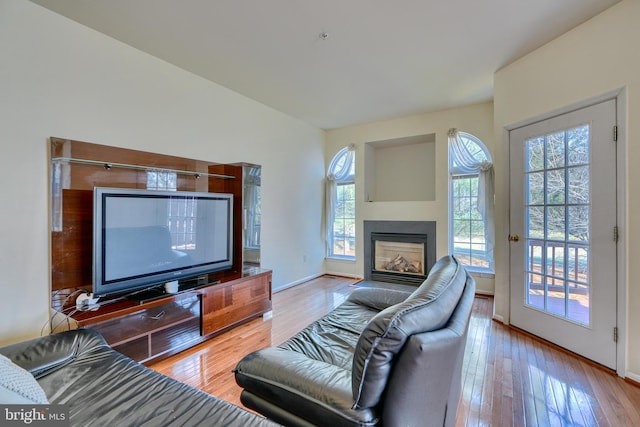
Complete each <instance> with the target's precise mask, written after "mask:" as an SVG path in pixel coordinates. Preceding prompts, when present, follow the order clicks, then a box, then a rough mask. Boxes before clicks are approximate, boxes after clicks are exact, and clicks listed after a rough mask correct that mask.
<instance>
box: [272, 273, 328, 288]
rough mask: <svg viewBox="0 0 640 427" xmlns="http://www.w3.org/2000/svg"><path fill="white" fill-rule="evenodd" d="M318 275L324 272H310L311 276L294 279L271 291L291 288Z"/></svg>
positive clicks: (322, 274)
mask: <svg viewBox="0 0 640 427" xmlns="http://www.w3.org/2000/svg"><path fill="white" fill-rule="evenodd" d="M320 276H324V273H318V274H312V275H311V276H307V277H304V278H302V279H299V280H296V281H294V282H290V283H286V284H284V285H282V286H279V287H278V288H277V289H273V292H280V291H284V290H285V289H288V288H292V287H294V286H297V285H299V284H301V283H304V282H308V281H309V280H313V279H317V278H318V277H320Z"/></svg>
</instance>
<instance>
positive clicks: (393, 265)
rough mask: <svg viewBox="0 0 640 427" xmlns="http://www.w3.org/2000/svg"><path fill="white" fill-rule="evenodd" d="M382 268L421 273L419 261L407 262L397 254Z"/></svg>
mask: <svg viewBox="0 0 640 427" xmlns="http://www.w3.org/2000/svg"><path fill="white" fill-rule="evenodd" d="M384 269H385V270H388V271H398V272H401V273H422V263H421V262H420V261H414V262H409V261H408V260H407V259H406V258H405V257H403V256H402V255H400V254H398V255H396V257H395V258H394V259H392V260H391V261H389V262H388V263H386V264H385V266H384Z"/></svg>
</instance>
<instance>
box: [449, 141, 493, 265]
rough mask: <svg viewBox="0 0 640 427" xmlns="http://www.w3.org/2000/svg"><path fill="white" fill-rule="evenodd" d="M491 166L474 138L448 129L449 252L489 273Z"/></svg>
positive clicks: (491, 211)
mask: <svg viewBox="0 0 640 427" xmlns="http://www.w3.org/2000/svg"><path fill="white" fill-rule="evenodd" d="M493 197H494V184H493V163H492V160H491V155H490V154H489V150H487V147H486V146H485V145H484V144H483V143H482V141H480V140H479V139H478V138H477V137H475V136H473V135H471V134H469V133H465V132H459V131H457V130H456V129H451V130H449V251H450V252H451V253H452V254H454V255H456V257H457V258H458V259H459V260H460V261H461V262H462V263H463V264H465V265H467V266H468V267H469V269H470V270H476V271H486V272H493V246H494V244H493V243H494V223H493Z"/></svg>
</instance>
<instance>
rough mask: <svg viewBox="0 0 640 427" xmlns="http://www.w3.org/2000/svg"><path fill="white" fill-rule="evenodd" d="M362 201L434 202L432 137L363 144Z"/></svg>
mask: <svg viewBox="0 0 640 427" xmlns="http://www.w3.org/2000/svg"><path fill="white" fill-rule="evenodd" d="M364 155H365V168H364V180H365V185H364V186H365V201H367V202H405V201H433V200H435V199H436V171H435V164H436V135H435V133H431V134H426V135H416V136H408V137H403V138H395V139H387V140H383V141H372V142H367V143H366V144H365V154H364Z"/></svg>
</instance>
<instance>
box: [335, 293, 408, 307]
mask: <svg viewBox="0 0 640 427" xmlns="http://www.w3.org/2000/svg"><path fill="white" fill-rule="evenodd" d="M409 295H411V292H407V291H400V290H397V289H384V288H358V289H356V290H355V291H353V292H352V293H351V295H349V297H348V298H347V301H351V302H353V303H356V304H360V305H364V306H366V307H370V308H373V309H375V310H378V311H382V310H384V309H385V308H387V307H391V306H392V305H396V304H398V303H401V302H402V301H404V300H406V299H407V297H408V296H409Z"/></svg>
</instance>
